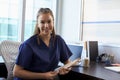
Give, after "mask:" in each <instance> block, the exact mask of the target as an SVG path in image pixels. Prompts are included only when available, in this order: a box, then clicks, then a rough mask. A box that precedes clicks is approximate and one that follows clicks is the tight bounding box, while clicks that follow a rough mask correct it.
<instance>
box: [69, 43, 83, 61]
mask: <svg viewBox="0 0 120 80" xmlns="http://www.w3.org/2000/svg"><path fill="white" fill-rule="evenodd" d="M67 45H68V48H69V49H70V51H71V52H72V53H73V55H72V56H71V57H70V60H71V61H73V60H75V59H77V58H81V55H82V50H83V46H82V45H78V44H67Z"/></svg>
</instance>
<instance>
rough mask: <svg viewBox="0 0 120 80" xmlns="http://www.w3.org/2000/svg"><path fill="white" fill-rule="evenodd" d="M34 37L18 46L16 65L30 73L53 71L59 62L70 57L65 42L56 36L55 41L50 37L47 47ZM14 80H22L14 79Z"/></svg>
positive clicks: (70, 53)
mask: <svg viewBox="0 0 120 80" xmlns="http://www.w3.org/2000/svg"><path fill="white" fill-rule="evenodd" d="M39 41H40V44H38V35H34V36H32V37H31V38H29V39H28V40H26V41H25V42H23V43H22V44H21V45H20V48H19V55H18V57H17V60H16V64H17V65H20V66H22V67H23V68H24V69H26V70H29V71H32V72H47V71H53V70H54V69H55V68H57V67H58V63H59V61H61V62H63V63H64V62H65V61H66V60H68V59H69V57H70V56H71V55H72V52H71V51H70V50H69V48H68V47H67V45H66V43H65V41H64V40H63V39H62V38H61V37H60V36H59V35H56V37H55V40H53V38H52V37H51V39H50V44H49V47H48V46H46V44H45V43H44V42H43V41H42V40H41V39H40V38H39ZM14 80H22V79H20V78H14Z"/></svg>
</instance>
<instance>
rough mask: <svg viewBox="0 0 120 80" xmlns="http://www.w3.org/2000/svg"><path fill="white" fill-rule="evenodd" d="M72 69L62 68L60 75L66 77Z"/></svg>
mask: <svg viewBox="0 0 120 80" xmlns="http://www.w3.org/2000/svg"><path fill="white" fill-rule="evenodd" d="M71 69H72V67H68V68H66V67H61V68H60V69H59V74H60V75H65V74H67V73H68V72H69V71H70V70H71Z"/></svg>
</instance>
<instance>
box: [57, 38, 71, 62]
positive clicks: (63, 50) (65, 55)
mask: <svg viewBox="0 0 120 80" xmlns="http://www.w3.org/2000/svg"><path fill="white" fill-rule="evenodd" d="M59 41H60V42H59V43H60V44H59V46H60V61H61V62H62V63H64V62H65V61H67V60H68V59H69V58H70V56H71V55H72V52H71V51H70V49H69V48H68V46H67V44H66V43H65V41H64V40H63V39H62V38H61V37H60V38H59Z"/></svg>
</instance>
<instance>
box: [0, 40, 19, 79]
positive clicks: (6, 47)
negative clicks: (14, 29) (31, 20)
mask: <svg viewBox="0 0 120 80" xmlns="http://www.w3.org/2000/svg"><path fill="white" fill-rule="evenodd" d="M20 44H21V42H15V41H10V40H5V41H2V42H1V44H0V51H1V56H2V57H3V59H4V61H5V65H6V68H7V71H8V75H7V80H13V67H14V64H15V61H16V57H17V55H18V51H19V46H20Z"/></svg>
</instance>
